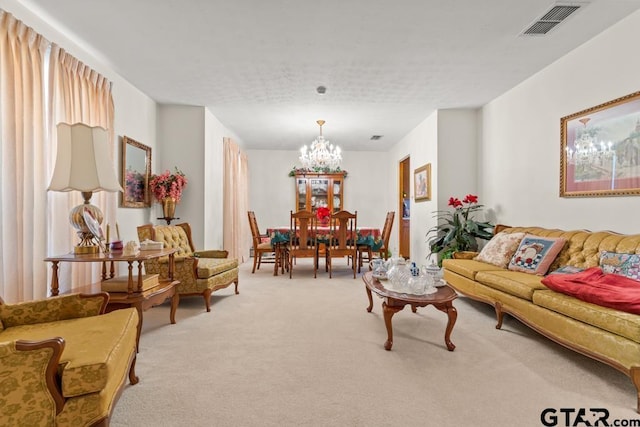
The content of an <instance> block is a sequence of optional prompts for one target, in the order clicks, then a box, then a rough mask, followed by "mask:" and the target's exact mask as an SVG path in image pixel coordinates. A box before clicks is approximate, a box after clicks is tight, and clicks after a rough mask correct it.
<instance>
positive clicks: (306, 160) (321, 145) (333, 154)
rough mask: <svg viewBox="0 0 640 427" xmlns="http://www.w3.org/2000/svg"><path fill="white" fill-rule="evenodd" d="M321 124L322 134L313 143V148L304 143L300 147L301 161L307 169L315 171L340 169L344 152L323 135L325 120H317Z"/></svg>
mask: <svg viewBox="0 0 640 427" xmlns="http://www.w3.org/2000/svg"><path fill="white" fill-rule="evenodd" d="M316 123H318V125H319V126H320V135H319V136H318V137H317V138H316V139H315V140H314V141H313V142H312V143H311V148H309V147H307V146H306V145H304V146H303V147H302V148H301V149H300V162H301V163H302V166H303V167H304V168H305V169H309V170H315V171H320V170H322V171H327V172H328V171H331V170H340V162H341V161H342V153H341V151H340V147H338V146H337V145H336V146H334V145H333V144H330V143H329V141H327V140H325V139H324V137H323V136H322V125H324V120H318V121H316Z"/></svg>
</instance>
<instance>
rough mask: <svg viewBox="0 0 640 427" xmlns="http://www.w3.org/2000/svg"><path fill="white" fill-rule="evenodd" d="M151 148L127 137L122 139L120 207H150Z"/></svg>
mask: <svg viewBox="0 0 640 427" xmlns="http://www.w3.org/2000/svg"><path fill="white" fill-rule="evenodd" d="M149 179H151V147H148V146H146V145H144V144H142V143H140V142H138V141H136V140H134V139H131V138H129V137H128V136H123V137H122V188H123V189H124V191H123V192H122V193H121V194H122V198H121V201H122V207H125V208H146V207H149V206H151V194H150V192H149Z"/></svg>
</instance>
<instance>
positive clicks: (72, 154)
mask: <svg viewBox="0 0 640 427" xmlns="http://www.w3.org/2000/svg"><path fill="white" fill-rule="evenodd" d="M48 189H49V190H52V191H71V190H78V191H83V192H88V191H91V192H95V191H123V189H122V187H121V186H120V183H119V182H118V178H117V177H116V173H115V170H114V168H113V161H112V160H111V155H110V154H109V133H108V132H107V130H106V129H104V128H102V127H99V126H96V127H90V126H87V125H85V124H83V123H76V124H73V125H70V124H68V123H59V124H58V153H57V156H56V165H55V168H54V169H53V177H52V178H51V184H49V188H48Z"/></svg>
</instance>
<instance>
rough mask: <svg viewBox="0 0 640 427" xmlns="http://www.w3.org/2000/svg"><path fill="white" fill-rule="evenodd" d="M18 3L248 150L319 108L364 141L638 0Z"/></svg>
mask: <svg viewBox="0 0 640 427" xmlns="http://www.w3.org/2000/svg"><path fill="white" fill-rule="evenodd" d="M22 3H23V4H25V5H26V6H27V7H29V8H30V9H32V10H33V11H34V12H35V13H37V14H39V15H41V16H42V17H43V18H44V19H46V20H48V21H50V22H52V23H53V25H54V26H56V27H57V28H62V29H63V31H64V32H65V33H66V34H67V35H68V36H69V37H70V38H72V39H73V40H75V41H77V42H78V43H80V44H81V45H83V46H85V47H88V48H90V49H91V51H92V52H93V53H95V54H97V55H98V56H99V57H100V58H104V59H105V60H106V61H107V64H108V65H110V66H111V67H112V68H113V69H115V70H116V71H117V72H118V73H119V74H121V75H122V76H123V77H124V78H125V79H127V80H128V81H130V82H131V83H132V84H133V85H135V86H136V87H138V88H139V89H140V90H142V91H143V92H145V93H146V94H148V95H149V96H150V97H151V98H153V99H154V100H156V101H157V102H160V103H171V104H188V105H203V106H206V107H208V108H209V109H210V111H211V112H212V113H213V114H214V115H215V116H216V117H217V118H218V119H219V120H220V121H221V122H222V123H223V124H225V125H226V126H227V127H228V128H230V129H231V130H233V131H234V132H235V133H236V134H237V135H238V137H240V138H241V139H242V140H243V141H244V144H245V147H247V148H254V149H298V148H299V147H300V146H301V145H302V144H303V143H308V142H310V141H311V140H312V139H313V138H315V136H316V135H317V134H318V127H317V125H316V124H315V121H316V120H317V119H324V120H326V122H327V123H326V124H325V126H324V128H323V131H324V132H323V133H324V135H325V137H326V138H327V139H329V140H330V141H331V142H333V143H335V144H338V145H340V146H341V147H342V149H343V150H373V151H376V150H386V149H388V148H389V146H390V145H392V144H395V143H396V142H397V141H398V140H400V139H401V138H402V137H404V136H405V135H406V134H407V133H408V132H409V131H411V130H412V129H413V128H414V127H415V126H416V125H418V124H419V123H420V122H421V121H422V120H424V119H425V118H426V117H427V116H428V115H429V114H430V113H431V112H432V111H434V110H435V109H444V108H467V107H479V106H481V105H483V104H485V103H487V102H488V101H490V100H492V99H494V98H495V97H497V96H499V95H500V94H502V93H504V92H505V91H507V90H508V89H510V88H512V87H513V86H515V85H517V84H518V83H520V82H522V81H523V80H525V79H526V78H527V77H529V76H531V75H533V74H535V73H536V72H538V71H539V70H541V69H542V68H544V67H545V66H547V65H549V64H551V63H552V62H554V61H555V60H557V59H558V58H560V57H562V56H563V55H565V54H566V53H567V52H569V51H571V50H573V49H574V48H576V47H577V46H579V45H581V44H582V43H584V42H585V41H587V40H589V39H590V38H592V37H593V36H595V35H596V34H598V33H600V32H602V31H603V30H605V29H606V28H608V27H609V26H611V25H612V24H614V23H616V22H618V21H619V20H621V19H623V18H624V17H626V16H627V15H629V14H630V13H632V12H633V11H635V10H637V9H638V8H640V0H591V1H590V2H588V3H586V2H580V3H582V4H583V5H585V6H584V7H582V8H581V9H579V10H578V12H576V13H574V14H573V15H571V16H570V17H569V18H568V19H567V20H566V21H564V22H563V23H562V24H560V25H559V26H558V27H556V28H555V29H554V30H552V31H551V32H550V33H549V34H547V35H546V36H544V37H539V36H538V37H531V36H529V37H523V36H519V34H520V33H521V32H522V31H523V30H524V29H525V28H526V27H528V26H529V25H530V24H531V23H532V22H533V21H535V20H536V19H538V18H540V17H541V16H542V15H543V14H544V13H545V12H546V11H548V10H549V9H550V7H551V6H552V5H553V4H554V2H553V1H550V0H325V1H322V2H319V1H313V2H312V1H309V0H269V1H266V0H162V1H157V0H110V1H108V2H105V1H98V0H56V1H50V0H24V1H23V2H22ZM567 3H578V2H562V4H567ZM52 41H54V42H55V41H56V40H52ZM63 47H65V46H63ZM630 54H633V52H630ZM89 65H91V64H89ZM319 85H323V86H326V88H327V92H326V94H325V95H324V96H320V95H318V94H317V93H316V87H317V86H319ZM116 114H117V111H116ZM372 135H383V138H382V139H380V140H379V141H371V140H370V137H371V136H372Z"/></svg>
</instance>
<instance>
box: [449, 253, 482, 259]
mask: <svg viewBox="0 0 640 427" xmlns="http://www.w3.org/2000/svg"><path fill="white" fill-rule="evenodd" d="M478 254H479V252H473V251H460V252H454V253H453V259H473V258H475V257H476V256H478Z"/></svg>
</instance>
